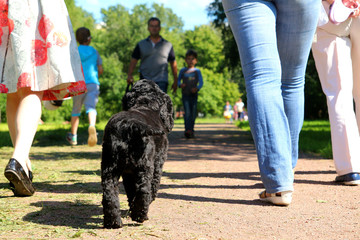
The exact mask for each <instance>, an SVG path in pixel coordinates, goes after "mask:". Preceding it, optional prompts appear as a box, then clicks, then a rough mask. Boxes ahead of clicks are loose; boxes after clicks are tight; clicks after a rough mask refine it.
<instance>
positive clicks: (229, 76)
mask: <svg viewBox="0 0 360 240" xmlns="http://www.w3.org/2000/svg"><path fill="white" fill-rule="evenodd" d="M65 3H66V5H67V7H68V11H69V15H70V18H71V22H72V24H73V28H74V30H76V29H77V28H79V27H82V26H85V27H87V28H89V29H90V30H91V33H92V37H93V38H92V46H94V47H95V48H96V49H97V50H98V51H99V53H100V55H101V56H102V58H103V66H104V74H103V75H102V76H101V77H100V83H101V94H100V98H99V103H98V108H97V110H98V119H99V120H105V121H106V120H107V119H108V118H109V117H110V116H111V115H112V114H114V113H116V112H118V111H120V110H121V98H122V96H123V95H124V93H125V89H126V76H127V69H128V66H129V62H130V59H131V53H132V51H133V49H134V47H135V44H136V43H137V42H138V41H140V40H141V39H144V38H146V37H147V36H148V31H147V20H148V19H149V18H150V17H152V16H157V17H159V18H160V19H161V21H162V22H161V26H162V30H161V35H162V36H163V37H164V38H165V39H167V40H168V41H170V42H171V43H172V44H173V46H174V50H175V54H176V60H177V62H178V68H179V69H180V68H182V67H184V66H185V62H184V57H185V53H186V51H187V50H188V49H194V50H196V51H197V52H198V54H199V56H198V64H197V67H199V68H200V69H201V72H202V75H203V78H204V87H203V89H202V90H201V91H200V94H199V100H198V101H199V104H198V108H199V111H200V112H201V113H203V114H204V115H205V116H221V114H222V111H223V106H224V104H225V102H226V101H230V103H232V104H233V103H234V102H235V101H236V100H237V99H238V98H239V96H242V97H243V99H244V100H245V103H246V92H245V83H244V79H243V76H242V72H241V65H240V61H239V55H238V51H237V47H236V44H235V41H234V39H233V36H232V33H231V30H230V28H229V26H228V25H227V22H226V18H225V14H224V11H223V9H222V6H221V1H220V0H214V2H213V3H211V4H210V5H209V7H208V13H209V16H211V17H212V20H213V21H212V24H211V25H210V24H209V25H201V26H197V27H195V29H194V30H186V31H185V30H184V29H183V26H184V23H183V21H182V19H181V18H180V17H178V16H177V15H176V14H174V12H173V11H172V10H171V9H169V8H165V7H164V6H163V5H162V4H156V3H154V4H153V5H151V6H150V5H146V4H140V5H136V6H134V8H133V9H127V8H125V7H124V6H122V5H120V4H119V5H115V6H111V7H109V8H108V9H101V13H102V20H103V22H102V23H101V24H95V20H94V19H93V17H92V16H91V14H89V13H87V12H86V11H84V10H83V9H82V8H80V7H78V6H76V1H75V0H65ZM135 72H136V71H135ZM169 73H170V74H169V81H170V83H172V81H173V77H172V75H171V71H169ZM134 77H135V80H137V79H138V78H139V76H138V74H136V73H135V75H134ZM169 95H170V97H171V98H172V100H173V103H174V105H175V108H176V109H177V110H179V109H180V108H181V106H182V103H181V90H178V91H177V92H176V93H171V92H169ZM5 99H6V96H5V95H4V94H0V109H1V113H2V114H1V117H2V120H3V121H4V120H5V102H6V101H5ZM71 107H72V101H71V100H70V101H69V100H68V101H65V102H64V104H63V107H61V108H59V109H58V110H56V111H48V110H44V111H43V115H42V119H43V120H44V121H64V120H69V119H70V114H71ZM82 116H83V117H85V114H82ZM306 117H307V118H324V117H327V111H326V102H325V97H324V95H323V94H322V92H321V88H320V83H319V80H318V78H317V74H316V70H315V67H314V61H313V60H312V58H310V60H309V66H308V72H307V75H306Z"/></svg>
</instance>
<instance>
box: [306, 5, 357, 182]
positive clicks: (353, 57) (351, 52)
mask: <svg viewBox="0 0 360 240" xmlns="http://www.w3.org/2000/svg"><path fill="white" fill-rule="evenodd" d="M333 2H334V1H333V0H332V1H330V0H329V1H322V4H323V10H324V11H323V12H322V13H323V14H322V15H321V16H322V17H321V19H323V21H322V22H320V21H319V25H318V28H317V32H316V35H315V40H314V42H313V46H312V52H313V56H314V59H315V64H316V69H317V71H318V74H319V78H320V81H321V86H322V89H323V91H324V93H325V95H326V99H327V105H328V112H329V119H330V126H331V142H332V151H333V158H334V162H335V168H336V173H337V175H338V176H337V177H336V178H335V181H337V182H339V183H342V184H345V185H360V175H359V173H360V136H359V129H360V17H359V10H357V11H356V12H355V13H354V14H352V16H351V17H350V18H348V19H347V20H345V21H344V22H342V23H340V24H334V23H332V22H331V21H329V18H328V14H329V7H330V4H332V3H333ZM358 4H359V3H358ZM354 100H355V107H356V114H355V112H354V104H353V101H354Z"/></svg>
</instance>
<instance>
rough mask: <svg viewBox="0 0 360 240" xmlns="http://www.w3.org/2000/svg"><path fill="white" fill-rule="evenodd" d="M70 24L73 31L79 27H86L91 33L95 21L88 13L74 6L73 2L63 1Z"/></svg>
mask: <svg viewBox="0 0 360 240" xmlns="http://www.w3.org/2000/svg"><path fill="white" fill-rule="evenodd" d="M65 4H66V6H67V9H68V12H69V16H70V20H71V24H72V26H73V29H74V31H76V29H78V28H79V27H87V28H89V29H90V31H92V30H93V29H94V23H95V20H94V18H93V17H92V16H91V14H90V13H88V12H86V11H85V10H83V9H82V8H81V7H77V6H76V5H75V0H65Z"/></svg>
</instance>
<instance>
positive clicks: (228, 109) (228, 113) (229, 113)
mask: <svg viewBox="0 0 360 240" xmlns="http://www.w3.org/2000/svg"><path fill="white" fill-rule="evenodd" d="M223 115H224V117H225V119H226V120H227V122H229V123H232V121H233V115H234V110H233V108H232V106H231V104H230V102H229V101H227V102H226V104H225V106H224V114H223Z"/></svg>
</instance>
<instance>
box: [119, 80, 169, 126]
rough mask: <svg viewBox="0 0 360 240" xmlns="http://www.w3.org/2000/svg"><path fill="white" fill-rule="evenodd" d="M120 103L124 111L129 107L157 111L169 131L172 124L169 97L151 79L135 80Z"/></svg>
mask: <svg viewBox="0 0 360 240" xmlns="http://www.w3.org/2000/svg"><path fill="white" fill-rule="evenodd" d="M122 105H123V110H124V111H127V110H129V109H131V108H135V109H151V110H153V111H159V114H160V118H161V120H162V121H163V123H164V125H165V128H166V130H167V131H168V132H170V131H171V129H172V128H173V126H174V119H173V106H172V102H171V99H170V97H169V95H167V94H166V93H164V92H163V91H162V90H161V89H160V88H159V87H158V85H157V84H156V83H155V82H153V81H151V80H147V79H142V80H139V81H137V82H136V83H135V84H134V86H133V87H132V89H131V90H130V91H129V92H127V93H126V94H125V95H124V97H123V99H122Z"/></svg>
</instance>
